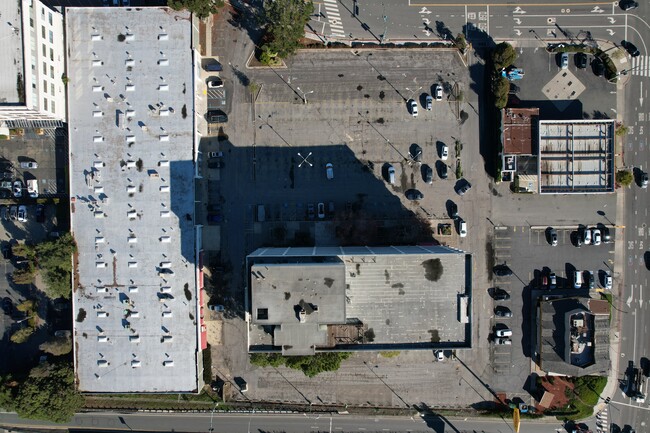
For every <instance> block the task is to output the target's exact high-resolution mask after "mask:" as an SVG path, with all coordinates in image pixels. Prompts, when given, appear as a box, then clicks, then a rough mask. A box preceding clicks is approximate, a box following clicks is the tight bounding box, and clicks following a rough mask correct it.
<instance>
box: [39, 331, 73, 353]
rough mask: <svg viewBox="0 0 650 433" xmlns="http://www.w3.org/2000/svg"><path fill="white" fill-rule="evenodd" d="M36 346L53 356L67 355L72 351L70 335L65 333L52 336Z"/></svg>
mask: <svg viewBox="0 0 650 433" xmlns="http://www.w3.org/2000/svg"><path fill="white" fill-rule="evenodd" d="M38 348H39V349H41V350H42V351H43V352H47V353H50V354H52V355H54V356H62V355H67V354H68V353H70V352H72V336H70V335H68V334H67V333H66V335H63V336H60V337H53V338H52V339H50V340H48V341H46V342H45V343H42V344H41V345H40V346H38Z"/></svg>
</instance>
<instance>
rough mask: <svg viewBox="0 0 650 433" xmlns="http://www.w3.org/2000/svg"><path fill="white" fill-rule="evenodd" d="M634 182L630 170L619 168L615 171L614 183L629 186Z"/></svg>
mask: <svg viewBox="0 0 650 433" xmlns="http://www.w3.org/2000/svg"><path fill="white" fill-rule="evenodd" d="M632 182H634V175H633V174H632V172H631V171H630V170H619V171H617V172H616V183H618V184H619V185H622V186H630V185H632Z"/></svg>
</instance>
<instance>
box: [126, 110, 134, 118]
mask: <svg viewBox="0 0 650 433" xmlns="http://www.w3.org/2000/svg"><path fill="white" fill-rule="evenodd" d="M134 116H135V110H126V117H134Z"/></svg>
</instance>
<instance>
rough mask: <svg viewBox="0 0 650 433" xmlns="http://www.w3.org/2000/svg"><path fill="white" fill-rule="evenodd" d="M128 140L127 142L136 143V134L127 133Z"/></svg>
mask: <svg viewBox="0 0 650 433" xmlns="http://www.w3.org/2000/svg"><path fill="white" fill-rule="evenodd" d="M126 142H127V143H135V135H127V136H126Z"/></svg>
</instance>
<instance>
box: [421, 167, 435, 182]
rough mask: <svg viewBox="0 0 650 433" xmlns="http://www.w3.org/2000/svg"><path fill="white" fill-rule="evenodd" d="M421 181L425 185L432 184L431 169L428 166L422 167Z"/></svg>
mask: <svg viewBox="0 0 650 433" xmlns="http://www.w3.org/2000/svg"><path fill="white" fill-rule="evenodd" d="M422 180H423V181H424V182H425V183H429V184H431V183H433V169H432V168H431V166H430V165H428V164H424V165H423V166H422Z"/></svg>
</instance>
